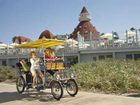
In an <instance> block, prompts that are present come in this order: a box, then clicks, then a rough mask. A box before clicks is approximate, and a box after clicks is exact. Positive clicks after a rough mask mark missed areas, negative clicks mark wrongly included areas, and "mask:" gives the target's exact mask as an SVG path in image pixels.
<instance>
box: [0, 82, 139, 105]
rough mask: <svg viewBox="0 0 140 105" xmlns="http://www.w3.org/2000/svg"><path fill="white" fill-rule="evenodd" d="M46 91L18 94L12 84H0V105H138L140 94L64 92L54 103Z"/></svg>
mask: <svg viewBox="0 0 140 105" xmlns="http://www.w3.org/2000/svg"><path fill="white" fill-rule="evenodd" d="M46 91H47V92H46ZM46 91H42V92H41V93H37V92H36V91H33V90H30V91H29V92H25V93H24V94H18V93H17V91H16V88H15V85H14V84H6V83H0V105H140V94H131V95H125V96H116V95H106V94H97V93H88V92H79V93H78V94H77V95H76V96H75V97H70V96H69V95H68V94H67V93H66V92H65V93H64V97H63V98H62V99H61V100H60V101H56V100H55V99H53V97H52V95H51V94H50V91H49V90H46Z"/></svg>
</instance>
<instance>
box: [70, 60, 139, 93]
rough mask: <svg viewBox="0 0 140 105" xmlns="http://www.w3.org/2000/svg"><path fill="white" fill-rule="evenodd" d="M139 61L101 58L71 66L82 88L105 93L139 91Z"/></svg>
mask: <svg viewBox="0 0 140 105" xmlns="http://www.w3.org/2000/svg"><path fill="white" fill-rule="evenodd" d="M139 69H140V61H120V60H102V61H97V62H89V63H79V64H77V65H74V66H73V67H71V70H72V71H73V72H74V73H75V75H76V77H77V81H78V83H79V85H80V87H81V88H82V89H86V90H91V91H101V92H106V93H126V92H138V91H140V70H139Z"/></svg>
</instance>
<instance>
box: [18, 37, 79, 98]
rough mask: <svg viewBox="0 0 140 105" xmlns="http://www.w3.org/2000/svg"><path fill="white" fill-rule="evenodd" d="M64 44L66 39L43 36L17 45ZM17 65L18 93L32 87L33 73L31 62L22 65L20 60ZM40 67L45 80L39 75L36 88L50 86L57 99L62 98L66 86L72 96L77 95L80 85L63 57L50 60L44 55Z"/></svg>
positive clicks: (31, 46)
mask: <svg viewBox="0 0 140 105" xmlns="http://www.w3.org/2000/svg"><path fill="white" fill-rule="evenodd" d="M63 44H64V41H61V40H56V39H46V38H43V39H39V40H36V41H32V42H29V43H25V44H21V45H18V46H15V47H16V48H41V49H44V48H48V47H53V46H56V45H63ZM17 67H18V70H17V71H18V72H17V81H16V88H17V91H18V93H23V92H24V91H25V89H30V88H32V75H31V73H30V70H29V69H30V63H29V62H26V64H25V65H21V64H20V62H18V63H17ZM40 67H41V68H42V73H43V75H44V80H43V81H41V79H40V77H39V76H38V75H37V79H36V85H37V86H36V89H37V90H38V91H40V90H44V89H47V88H50V89H51V94H52V95H53V97H54V98H55V99H57V100H59V99H60V98H62V96H63V88H66V91H67V93H68V94H69V95H70V96H75V95H76V94H77V93H78V85H77V83H76V81H75V78H74V76H73V74H72V73H71V72H69V70H66V69H65V67H64V63H63V60H62V59H57V60H55V61H48V60H46V59H45V57H44V56H43V59H42V61H41V62H40ZM25 68H26V69H25Z"/></svg>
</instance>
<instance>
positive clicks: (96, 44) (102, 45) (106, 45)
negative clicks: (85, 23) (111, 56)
mask: <svg viewBox="0 0 140 105" xmlns="http://www.w3.org/2000/svg"><path fill="white" fill-rule="evenodd" d="M86 43H87V44H88V45H89V46H86V47H85V46H84V45H83V46H79V47H78V45H77V46H71V47H69V46H65V48H64V49H59V50H58V51H57V52H56V54H57V55H63V54H64V53H68V54H72V53H78V51H81V50H89V49H90V50H97V51H98V50H99V49H100V50H104V49H119V48H120V49H122V48H140V42H138V43H133V42H129V43H116V42H115V43H113V42H111V41H109V40H104V41H90V42H86ZM32 50H35V51H36V52H37V53H39V54H43V50H42V49H14V48H12V49H0V57H4V56H7V55H8V56H14V55H15V56H16V55H26V56H27V55H29V53H30V52H31V51H32Z"/></svg>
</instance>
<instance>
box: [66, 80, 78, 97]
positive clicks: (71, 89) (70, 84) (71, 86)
mask: <svg viewBox="0 0 140 105" xmlns="http://www.w3.org/2000/svg"><path fill="white" fill-rule="evenodd" d="M66 91H67V93H68V94H69V95H70V96H75V95H76V94H77V93H78V85H77V83H76V81H75V80H74V79H69V80H68V81H67V84H66Z"/></svg>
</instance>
